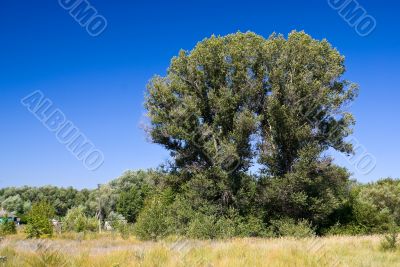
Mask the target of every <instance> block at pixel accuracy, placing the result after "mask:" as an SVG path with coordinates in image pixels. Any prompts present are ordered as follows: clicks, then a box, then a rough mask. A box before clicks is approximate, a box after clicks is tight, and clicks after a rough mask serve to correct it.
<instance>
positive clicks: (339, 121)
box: [146, 31, 357, 217]
mask: <svg viewBox="0 0 400 267" xmlns="http://www.w3.org/2000/svg"><path fill="white" fill-rule="evenodd" d="M344 72H345V67H344V57H343V56H342V55H341V54H340V53H339V52H338V51H337V50H336V49H335V48H333V47H332V46H331V45H330V44H329V43H328V42H327V41H326V40H323V41H318V40H315V39H312V38H311V37H310V36H309V35H307V34H305V33H304V32H295V31H294V32H292V33H291V34H289V36H288V38H287V39H285V38H284V37H283V36H281V35H275V34H273V35H271V36H270V37H269V38H268V39H265V38H263V37H262V36H259V35H256V34H254V33H251V32H248V33H240V32H239V33H236V34H230V35H227V36H223V37H216V36H212V37H211V38H208V39H205V40H203V41H201V42H199V43H198V44H197V45H196V47H195V48H194V49H193V50H191V51H183V50H182V51H180V52H179V55H178V56H176V57H174V58H173V59H172V61H171V65H170V66H169V68H168V71H167V75H166V76H165V77H160V76H156V77H154V78H153V79H152V80H151V81H150V83H149V84H148V91H147V98H146V108H147V110H148V115H149V118H150V120H151V127H150V134H151V138H152V140H153V142H155V143H158V144H161V145H163V146H164V147H165V148H167V149H168V150H169V151H171V156H172V158H173V163H174V164H173V167H174V169H175V170H176V172H177V173H178V174H179V175H178V176H177V177H178V178H177V181H174V182H175V183H177V184H178V187H179V186H181V187H184V188H189V189H188V190H192V191H196V190H197V191H198V192H197V193H198V194H200V195H203V196H205V198H208V199H209V200H211V201H217V202H218V201H220V202H221V203H225V204H229V205H230V204H234V203H237V202H240V199H239V196H240V197H242V196H243V192H246V190H249V187H251V186H249V179H248V176H247V174H248V172H249V169H250V168H251V167H252V166H254V165H255V164H256V163H258V164H257V165H259V166H261V168H260V169H261V172H260V175H262V176H263V179H261V181H262V182H259V183H260V184H261V185H262V186H263V187H264V188H265V190H264V189H263V190H262V193H261V199H262V200H265V203H267V204H268V205H269V206H271V205H270V204H271V203H270V202H271V201H276V200H277V199H276V198H271V197H272V196H273V194H270V193H267V192H268V190H267V189H270V188H273V187H272V186H271V183H273V184H276V183H275V180H276V179H278V180H279V181H281V182H279V183H280V185H286V186H288V183H289V182H288V181H292V180H296V181H299V180H301V181H303V182H304V183H303V182H302V183H301V185H297V186H292V187H291V186H289V187H288V188H286V190H287V191H288V192H290V190H292V191H293V190H294V193H299V192H300V193H301V197H302V200H304V201H305V202H304V203H302V204H301V205H307V198H308V197H312V198H313V199H316V201H314V202H315V203H319V202H318V201H319V200H320V197H322V196H321V195H320V194H326V193H327V191H326V190H328V191H329V194H328V195H329V197H331V198H330V199H329V201H327V203H329V205H330V208H327V209H326V210H324V212H323V214H324V216H325V217H326V214H328V213H329V212H331V210H332V208H334V207H335V203H337V202H338V201H339V200H338V199H337V197H336V196H337V195H338V194H339V191H340V188H342V187H343V186H344V184H345V183H346V180H347V178H348V175H347V173H346V172H345V170H343V169H338V168H337V167H335V166H334V169H332V168H333V167H331V162H330V160H329V159H326V158H324V157H322V155H323V153H324V152H325V151H327V150H328V149H329V148H332V149H334V150H337V151H340V152H344V153H351V152H352V147H351V144H348V143H346V141H345V138H346V137H347V136H348V135H349V134H350V133H351V127H352V125H353V124H354V119H353V117H352V115H351V114H350V113H349V112H347V111H346V109H345V107H346V106H347V104H348V103H351V102H352V101H353V100H354V98H355V96H356V92H357V87H356V86H355V85H353V84H352V83H350V82H348V81H346V80H343V79H342V75H343V74H344ZM306 165H307V166H308V169H305V168H304V167H305V166H306ZM338 172H339V174H338V175H336V174H337V173H338ZM335 173H336V174H335ZM288 175H289V176H290V179H289V178H288ZM332 175H333V176H337V177H339V178H338V180H337V181H336V182H332V181H331V179H332V177H331V176H332ZM246 177H247V178H246ZM196 180H197V182H196ZM306 180H307V182H305V181H306ZM320 180H321V181H323V182H322V183H319V185H321V192H320V193H313V192H314V191H315V190H317V191H318V188H313V189H311V187H310V186H309V185H310V183H311V184H312V182H310V181H320ZM285 181H286V182H285ZM253 182H255V179H253ZM316 183H318V182H316ZM305 184H307V185H305ZM322 185H323V186H322ZM329 185H331V186H329ZM314 186H315V184H314ZM296 190H297V191H296ZM313 190H314V191H313ZM204 191H209V192H211V191H212V193H209V194H207V192H204ZM291 193H293V192H291ZM303 193H304V194H303ZM271 199H272V200H271ZM265 203H264V204H265ZM274 204H276V205H277V206H279V204H277V203H274ZM280 204H282V205H285V203H280ZM292 204H293V203H291V202H290V201H289V203H287V205H292ZM301 205H298V206H301ZM315 205H317V204H315ZM276 208H277V210H278V212H279V211H280V212H281V213H282V214H283V215H288V214H287V213H291V212H292V211H291V210H290V209H288V207H287V206H285V207H276ZM295 208H296V209H297V208H298V207H297V206H296V207H295ZM314 208H316V207H314ZM300 209H301V208H300ZM313 212H315V211H314V210H300V212H297V213H296V216H295V217H310V216H311V215H310V213H313ZM289 215H290V214H289ZM311 217H312V216H311ZM317 217H318V216H317Z"/></svg>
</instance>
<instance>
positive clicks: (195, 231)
mask: <svg viewBox="0 0 400 267" xmlns="http://www.w3.org/2000/svg"><path fill="white" fill-rule="evenodd" d="M187 236H188V237H190V238H198V239H211V238H216V237H217V236H218V231H217V227H216V217H215V216H213V215H205V214H201V213H198V214H197V215H196V216H195V217H194V219H193V220H192V221H191V222H190V223H189V226H188V231H187Z"/></svg>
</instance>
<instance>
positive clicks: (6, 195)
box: [0, 186, 90, 216]
mask: <svg viewBox="0 0 400 267" xmlns="http://www.w3.org/2000/svg"><path fill="white" fill-rule="evenodd" d="M89 192H90V191H89V190H87V189H83V190H81V191H78V190H76V189H74V188H72V187H68V188H58V187H55V186H44V187H28V186H25V187H21V188H14V187H9V188H3V189H0V202H1V203H2V206H3V208H4V209H5V210H7V211H9V212H16V213H17V214H20V215H23V214H27V213H28V212H29V210H30V209H31V203H35V202H40V201H46V202H49V203H52V205H53V206H54V208H55V214H56V215H57V216H65V214H66V213H67V210H68V209H70V208H72V207H76V206H79V205H85V202H86V201H87V198H88V195H89Z"/></svg>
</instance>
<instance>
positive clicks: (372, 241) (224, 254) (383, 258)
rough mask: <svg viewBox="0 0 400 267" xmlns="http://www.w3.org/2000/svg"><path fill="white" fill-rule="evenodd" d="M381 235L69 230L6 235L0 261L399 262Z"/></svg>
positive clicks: (103, 263)
mask: <svg viewBox="0 0 400 267" xmlns="http://www.w3.org/2000/svg"><path fill="white" fill-rule="evenodd" d="M380 240H381V237H380V236H365V237H323V238H309V239H301V240H295V239H290V238H282V239H256V238H241V239H232V240H225V241H195V240H177V239H174V238H170V240H168V241H162V242H161V241H160V242H141V241H138V240H135V239H134V238H131V239H128V240H123V239H121V238H120V237H118V236H117V235H111V234H104V235H101V236H98V235H88V236H82V235H77V234H68V235H63V236H59V237H57V238H55V239H52V240H26V239H24V237H23V236H22V235H16V236H12V237H8V238H6V239H4V240H3V241H2V242H1V243H0V255H1V256H6V257H7V261H6V262H4V263H0V266H18V267H19V266H35V267H36V266H57V267H58V266H74V267H75V266H90V267H96V266H99V267H100V266H149V267H154V266H190V267H192V266H207V267H208V266H215V267H217V266H221V267H222V266H224V267H225V266H229V267H231V266H232V267H235V266H246V267H247V266H282V267H283V266H290V267H292V266H299V267H303V266H315V267H320V266H330V267H336V266H360V267H361V266H362V267H368V266H370V267H375V266H400V251H399V250H397V251H391V252H384V251H382V250H381V249H380Z"/></svg>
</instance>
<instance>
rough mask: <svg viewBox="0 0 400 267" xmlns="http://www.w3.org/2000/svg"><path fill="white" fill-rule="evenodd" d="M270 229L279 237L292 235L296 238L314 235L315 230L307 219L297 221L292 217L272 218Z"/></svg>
mask: <svg viewBox="0 0 400 267" xmlns="http://www.w3.org/2000/svg"><path fill="white" fill-rule="evenodd" d="M270 230H271V231H272V232H273V233H274V234H275V235H276V236H278V237H280V236H290V237H295V238H304V237H312V236H314V235H315V231H314V229H313V228H312V226H311V224H310V223H309V222H308V221H307V220H299V221H297V222H296V221H295V220H293V219H290V218H285V219H278V220H271V226H270Z"/></svg>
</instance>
